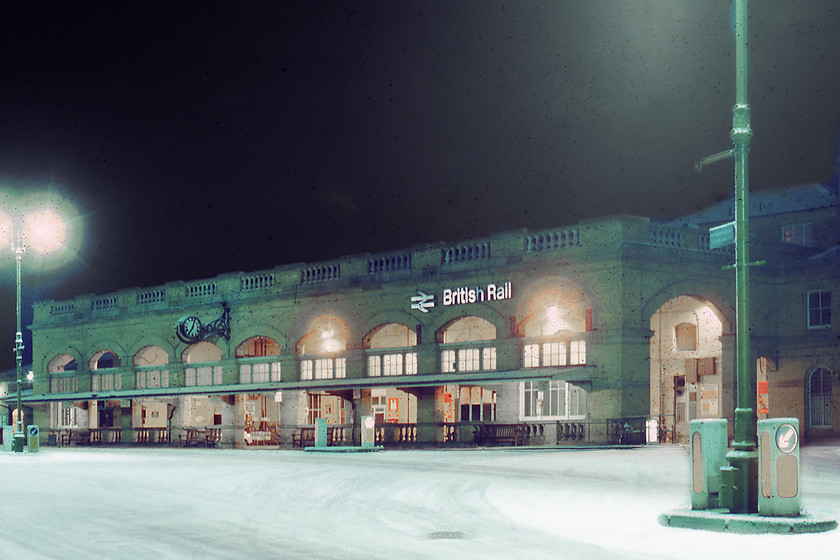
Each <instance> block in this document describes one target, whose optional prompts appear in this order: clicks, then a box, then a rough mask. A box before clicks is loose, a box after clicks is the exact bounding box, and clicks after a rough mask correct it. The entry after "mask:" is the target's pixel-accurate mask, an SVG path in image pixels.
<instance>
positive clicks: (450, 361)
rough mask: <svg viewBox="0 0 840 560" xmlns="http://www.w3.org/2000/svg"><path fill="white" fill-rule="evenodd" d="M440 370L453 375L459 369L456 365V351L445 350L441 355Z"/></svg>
mask: <svg viewBox="0 0 840 560" xmlns="http://www.w3.org/2000/svg"><path fill="white" fill-rule="evenodd" d="M440 368H441V370H442V371H443V373H452V372H453V371H455V370H456V369H457V366H456V364H455V350H444V351H443V352H441V353H440Z"/></svg>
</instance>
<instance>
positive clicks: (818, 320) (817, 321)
mask: <svg viewBox="0 0 840 560" xmlns="http://www.w3.org/2000/svg"><path fill="white" fill-rule="evenodd" d="M829 327H831V292H827V291H816V292H810V293H809V294H808V328H809V329H827V328H829Z"/></svg>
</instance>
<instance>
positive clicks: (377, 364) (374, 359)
mask: <svg viewBox="0 0 840 560" xmlns="http://www.w3.org/2000/svg"><path fill="white" fill-rule="evenodd" d="M380 375H382V356H368V377H379V376H380Z"/></svg>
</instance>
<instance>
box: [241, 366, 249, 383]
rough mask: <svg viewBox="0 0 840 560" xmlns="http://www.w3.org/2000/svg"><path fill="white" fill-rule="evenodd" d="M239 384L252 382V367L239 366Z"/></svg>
mask: <svg viewBox="0 0 840 560" xmlns="http://www.w3.org/2000/svg"><path fill="white" fill-rule="evenodd" d="M239 382H240V383H250V382H251V366H249V365H241V366H239Z"/></svg>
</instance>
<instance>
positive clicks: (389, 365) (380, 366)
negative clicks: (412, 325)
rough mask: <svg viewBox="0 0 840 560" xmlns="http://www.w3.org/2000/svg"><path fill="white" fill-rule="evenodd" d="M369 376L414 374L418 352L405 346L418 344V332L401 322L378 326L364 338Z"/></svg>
mask: <svg viewBox="0 0 840 560" xmlns="http://www.w3.org/2000/svg"><path fill="white" fill-rule="evenodd" d="M364 345H365V348H366V349H367V350H368V352H367V358H368V360H367V368H368V376H370V377H379V376H382V375H385V376H389V375H414V374H416V373H417V352H413V351H410V350H404V348H406V347H408V348H410V347H413V346H417V333H416V332H414V331H413V330H411V329H409V328H408V327H406V326H405V325H403V324H400V323H386V324H384V325H380V326H379V327H376V328H375V329H373V330H372V331H371V332H369V333H368V334H367V336H365V338H364Z"/></svg>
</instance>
